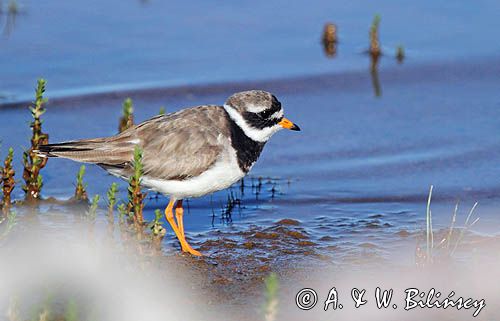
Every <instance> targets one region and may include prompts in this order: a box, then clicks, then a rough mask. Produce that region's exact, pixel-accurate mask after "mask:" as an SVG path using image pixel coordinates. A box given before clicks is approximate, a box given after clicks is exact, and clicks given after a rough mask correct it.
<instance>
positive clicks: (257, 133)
mask: <svg viewBox="0 0 500 321" xmlns="http://www.w3.org/2000/svg"><path fill="white" fill-rule="evenodd" d="M224 109H225V110H226V111H227V113H228V114H229V117H231V119H232V120H233V121H234V122H235V123H236V125H238V126H239V127H240V128H241V130H243V132H244V133H245V135H247V136H248V137H250V138H251V139H252V140H254V141H257V142H261V143H265V142H267V141H268V140H269V138H271V136H272V135H273V134H274V133H276V132H277V131H279V130H280V129H283V127H281V126H280V125H278V124H276V125H274V126H271V127H265V128H262V129H258V128H254V127H252V126H250V125H248V124H247V122H246V121H245V119H243V116H241V114H240V113H239V112H238V111H237V110H236V109H234V108H233V107H231V106H229V105H227V104H224Z"/></svg>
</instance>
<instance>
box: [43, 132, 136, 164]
mask: <svg viewBox="0 0 500 321" xmlns="http://www.w3.org/2000/svg"><path fill="white" fill-rule="evenodd" d="M120 145H121V146H118V144H116V142H114V141H113V140H112V139H109V138H96V139H85V140H78V141H69V142H63V143H57V144H47V145H41V146H40V147H39V148H38V149H37V150H35V151H34V152H35V153H36V154H37V155H39V156H40V157H62V158H67V159H71V160H74V161H77V162H82V163H93V164H110V165H111V164H121V163H123V162H124V161H126V160H128V159H130V155H129V154H130V151H129V149H126V148H120V147H122V146H123V144H120ZM132 150H133V148H132Z"/></svg>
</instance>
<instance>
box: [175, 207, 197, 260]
mask: <svg viewBox="0 0 500 321" xmlns="http://www.w3.org/2000/svg"><path fill="white" fill-rule="evenodd" d="M183 215H184V209H183V208H182V200H179V201H177V205H176V206H175V217H176V218H177V225H178V228H179V232H180V233H181V236H182V240H183V242H184V246H183V247H182V250H183V251H184V252H189V253H191V254H192V255H195V256H201V253H200V252H198V251H196V250H195V249H193V248H192V247H191V245H189V243H188V242H187V241H186V235H185V234H184V222H183ZM181 244H182V242H181Z"/></svg>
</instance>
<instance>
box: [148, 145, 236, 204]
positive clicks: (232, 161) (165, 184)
mask: <svg viewBox="0 0 500 321" xmlns="http://www.w3.org/2000/svg"><path fill="white" fill-rule="evenodd" d="M224 156H225V157H221V158H220V159H219V160H218V161H217V162H216V163H215V164H214V165H213V166H212V167H211V168H209V169H208V170H207V171H205V172H203V173H202V174H201V175H199V176H196V177H193V178H189V179H186V180H159V179H155V178H151V177H147V176H144V177H143V178H142V185H144V186H146V187H148V188H151V189H152V190H154V191H157V192H160V193H162V194H165V195H169V196H171V197H174V198H176V199H184V198H190V197H199V196H203V195H206V194H211V193H213V192H216V191H220V190H222V189H225V188H228V187H229V186H231V185H233V184H234V183H236V182H237V181H238V180H240V179H241V178H243V177H244V176H245V173H244V172H243V171H242V170H241V169H240V167H239V166H238V161H237V159H236V154H235V152H234V151H233V150H231V151H228V152H227V153H226V155H224Z"/></svg>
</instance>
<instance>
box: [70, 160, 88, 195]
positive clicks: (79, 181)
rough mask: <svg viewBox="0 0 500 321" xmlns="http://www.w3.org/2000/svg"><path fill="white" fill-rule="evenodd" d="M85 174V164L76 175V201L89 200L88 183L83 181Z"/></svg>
mask: <svg viewBox="0 0 500 321" xmlns="http://www.w3.org/2000/svg"><path fill="white" fill-rule="evenodd" d="M83 175H85V165H82V166H81V167H80V170H79V171H78V174H77V175H76V188H75V196H74V197H73V198H74V199H75V200H76V201H82V202H83V201H85V202H86V201H88V200H89V198H88V196H87V191H86V188H87V184H84V183H83Z"/></svg>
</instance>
